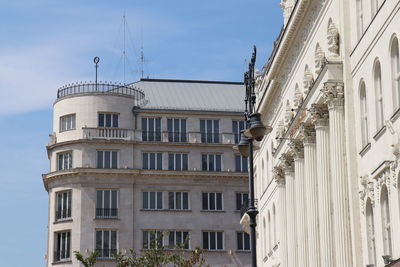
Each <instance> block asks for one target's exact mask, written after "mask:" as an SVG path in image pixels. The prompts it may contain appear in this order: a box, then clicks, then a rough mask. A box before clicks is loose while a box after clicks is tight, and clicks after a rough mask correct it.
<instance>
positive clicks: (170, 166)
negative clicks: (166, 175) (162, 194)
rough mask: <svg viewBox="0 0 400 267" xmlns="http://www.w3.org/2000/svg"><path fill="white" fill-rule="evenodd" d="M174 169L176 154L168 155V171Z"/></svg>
mask: <svg viewBox="0 0 400 267" xmlns="http://www.w3.org/2000/svg"><path fill="white" fill-rule="evenodd" d="M173 169H174V154H168V170H173Z"/></svg>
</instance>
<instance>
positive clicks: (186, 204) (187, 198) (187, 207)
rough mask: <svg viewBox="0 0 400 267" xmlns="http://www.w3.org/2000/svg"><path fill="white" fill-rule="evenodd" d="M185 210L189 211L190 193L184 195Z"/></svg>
mask: <svg viewBox="0 0 400 267" xmlns="http://www.w3.org/2000/svg"><path fill="white" fill-rule="evenodd" d="M182 208H183V209H184V210H187V209H189V193H188V192H184V193H183V207H182Z"/></svg>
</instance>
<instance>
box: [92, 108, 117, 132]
mask: <svg viewBox="0 0 400 267" xmlns="http://www.w3.org/2000/svg"><path fill="white" fill-rule="evenodd" d="M108 115H109V116H110V126H107V116H108ZM101 116H103V125H100V121H101V120H100V117H101ZM115 116H116V123H115ZM119 117H120V113H118V112H105V111H100V112H98V113H97V127H99V128H119Z"/></svg>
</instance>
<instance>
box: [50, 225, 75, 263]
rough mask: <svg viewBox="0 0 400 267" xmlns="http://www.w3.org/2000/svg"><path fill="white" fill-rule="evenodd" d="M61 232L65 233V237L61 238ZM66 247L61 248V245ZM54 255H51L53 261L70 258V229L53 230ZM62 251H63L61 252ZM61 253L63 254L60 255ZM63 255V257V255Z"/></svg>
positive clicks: (68, 259)
mask: <svg viewBox="0 0 400 267" xmlns="http://www.w3.org/2000/svg"><path fill="white" fill-rule="evenodd" d="M63 234H65V239H64V240H61V241H60V237H61V239H63V236H62V235H63ZM62 243H63V245H64V248H65V247H66V249H64V250H62V247H63V245H62ZM53 250H54V255H53V262H63V261H70V260H71V230H70V229H68V230H63V231H57V232H54V248H53ZM63 251H64V253H63ZM62 254H63V255H62ZM63 256H64V257H63Z"/></svg>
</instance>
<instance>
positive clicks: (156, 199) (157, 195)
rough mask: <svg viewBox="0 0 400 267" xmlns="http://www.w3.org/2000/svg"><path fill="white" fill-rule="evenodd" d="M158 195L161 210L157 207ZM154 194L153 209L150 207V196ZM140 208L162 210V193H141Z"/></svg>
mask: <svg viewBox="0 0 400 267" xmlns="http://www.w3.org/2000/svg"><path fill="white" fill-rule="evenodd" d="M145 193H147V208H146V207H145V199H144V198H145ZM159 193H161V208H159V207H158V200H159V198H160V196H159ZM152 194H154V208H152V207H151V206H150V203H151V201H150V200H151V195H152ZM142 202H143V203H142V208H143V209H144V210H162V209H163V208H164V192H162V191H143V192H142Z"/></svg>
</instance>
